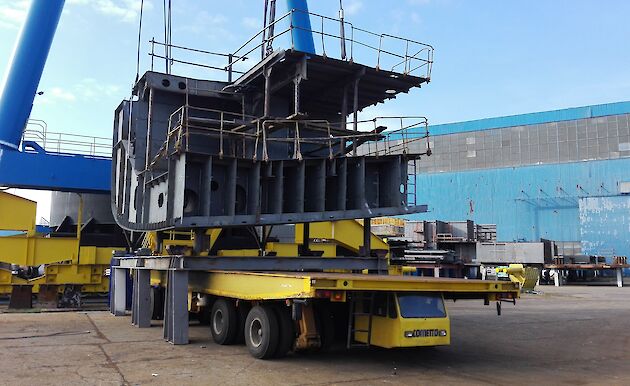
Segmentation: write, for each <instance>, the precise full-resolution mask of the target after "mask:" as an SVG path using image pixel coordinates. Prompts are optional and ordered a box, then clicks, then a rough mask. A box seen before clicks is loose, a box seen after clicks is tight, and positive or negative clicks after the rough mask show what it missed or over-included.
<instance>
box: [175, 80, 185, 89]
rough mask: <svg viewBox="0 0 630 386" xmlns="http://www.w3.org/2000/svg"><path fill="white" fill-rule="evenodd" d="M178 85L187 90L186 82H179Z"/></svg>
mask: <svg viewBox="0 0 630 386" xmlns="http://www.w3.org/2000/svg"><path fill="white" fill-rule="evenodd" d="M177 87H179V89H180V90H186V83H184V82H179V83H177Z"/></svg>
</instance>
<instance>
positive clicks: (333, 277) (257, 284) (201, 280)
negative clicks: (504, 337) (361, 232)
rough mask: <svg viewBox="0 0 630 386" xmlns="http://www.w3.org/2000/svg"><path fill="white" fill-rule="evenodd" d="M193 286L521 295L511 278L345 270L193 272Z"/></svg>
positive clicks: (273, 294) (241, 295) (242, 295)
mask: <svg viewBox="0 0 630 386" xmlns="http://www.w3.org/2000/svg"><path fill="white" fill-rule="evenodd" d="M190 287H191V288H190V289H191V291H193V292H201V293H208V294H212V295H217V296H226V297H231V298H237V299H245V300H277V299H292V298H312V297H315V296H316V294H315V291H316V290H333V291H396V292H399V291H412V292H439V293H449V294H452V296H454V297H457V294H458V293H461V294H470V293H476V294H480V295H483V296H485V297H486V298H487V299H488V300H497V299H502V298H504V297H505V296H506V294H509V295H510V296H511V297H513V298H516V297H518V295H519V286H518V284H517V283H511V282H507V281H487V280H485V281H482V280H464V279H449V278H426V277H418V276H396V275H362V274H343V273H299V272H295V273H293V272H279V273H255V272H224V271H211V272H191V273H190Z"/></svg>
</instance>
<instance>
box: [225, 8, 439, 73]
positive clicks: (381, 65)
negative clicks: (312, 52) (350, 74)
mask: <svg viewBox="0 0 630 386" xmlns="http://www.w3.org/2000/svg"><path fill="white" fill-rule="evenodd" d="M296 13H302V14H304V13H306V14H308V15H309V17H310V18H311V29H306V28H303V27H299V26H295V25H293V22H292V21H293V15H294V14H296ZM313 21H315V22H313ZM287 23H288V26H286V24H287ZM342 26H343V27H342ZM278 28H280V32H276V30H277V29H278ZM334 29H337V30H338V31H339V32H332V31H333V30H334ZM342 29H343V33H342ZM296 30H298V31H303V32H309V33H311V34H313V41H314V43H315V49H316V51H317V53H318V54H320V55H322V56H325V57H333V58H336V59H339V60H345V61H348V62H356V63H360V64H364V65H368V66H373V67H375V68H377V69H383V70H388V71H392V72H398V73H402V74H404V75H417V76H422V77H424V78H427V79H430V78H431V67H432V65H433V47H432V46H431V45H429V44H425V43H421V42H418V41H415V40H411V39H405V38H402V37H398V36H394V35H390V34H378V33H375V32H372V31H368V30H366V29H363V28H358V27H355V26H354V25H353V24H352V23H351V22H348V21H345V20H341V19H336V18H332V17H328V16H324V15H319V14H316V13H312V12H305V11H303V10H298V9H292V10H290V11H289V12H287V13H286V14H284V15H283V16H281V17H279V18H277V19H276V20H275V21H274V22H273V23H271V24H270V25H268V26H267V27H265V28H263V29H261V30H260V31H259V32H258V33H257V34H255V35H254V36H252V37H251V38H250V39H249V40H248V41H246V42H245V43H244V44H242V45H241V46H240V47H239V48H238V49H237V50H236V51H234V53H232V55H233V57H234V58H237V57H247V56H250V55H251V54H252V53H253V52H255V51H257V50H261V47H265V46H268V47H270V46H272V45H273V43H274V42H276V41H280V42H281V43H285V44H286V43H289V44H290V48H292V49H293V48H294V47H295V44H294V43H295V36H294V34H295V33H294V31H296ZM346 32H348V33H346ZM283 38H287V39H285V40H284V41H283ZM286 40H288V42H287V41H286ZM337 47H338V48H339V49H338V50H337ZM261 51H264V50H261ZM236 62H238V60H233V61H232V62H231V63H230V66H233V65H235V64H236ZM420 72H422V73H420Z"/></svg>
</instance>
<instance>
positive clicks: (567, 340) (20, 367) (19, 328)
mask: <svg viewBox="0 0 630 386" xmlns="http://www.w3.org/2000/svg"><path fill="white" fill-rule="evenodd" d="M539 289H540V290H541V291H543V294H538V295H527V294H526V295H524V296H523V298H522V299H521V300H519V302H518V303H517V304H516V306H513V305H511V304H507V305H504V306H503V312H502V315H501V316H497V314H496V309H495V307H494V306H483V304H482V303H481V302H480V301H458V302H457V303H454V304H453V303H452V302H449V303H448V307H449V312H450V315H451V318H452V343H451V346H448V347H439V348H418V349H396V350H384V349H355V350H352V351H346V350H335V351H333V352H331V353H326V354H322V353H317V354H315V353H311V354H294V355H293V354H292V355H290V356H288V357H287V358H283V359H280V360H270V361H261V360H256V359H254V358H252V357H250V355H249V353H248V352H247V349H246V348H245V347H243V346H218V345H216V344H214V343H212V341H211V338H210V332H209V329H208V328H207V327H204V326H198V325H191V328H190V334H191V344H189V345H187V346H173V345H170V344H168V343H166V342H164V340H163V339H162V329H161V328H160V327H159V325H160V323H155V327H152V328H149V329H138V328H135V327H133V326H131V325H130V323H131V318H130V317H129V316H127V317H114V316H111V315H110V314H109V313H107V312H103V311H90V312H55V313H1V314H0V357H1V358H2V360H0V371H1V373H2V378H1V380H0V384H9V385H33V384H38V385H46V384H56V385H58V384H74V385H80V384H88V385H107V384H111V385H119V384H128V385H135V384H164V385H174V384H177V385H184V384H191V385H201V384H206V385H215V384H228V385H251V384H260V385H280V384H286V385H327V384H344V385H345V384H356V385H371V384H405V385H415V384H466V385H470V384H517V385H518V384H523V385H524V384H571V385H576V384H579V385H584V384H598V385H601V384H620V385H622V384H625V385H627V384H630V328H629V327H630V288H615V287H576V286H571V287H560V288H555V287H546V286H545V287H540V288H539Z"/></svg>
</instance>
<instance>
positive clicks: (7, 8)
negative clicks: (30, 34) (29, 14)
mask: <svg viewBox="0 0 630 386" xmlns="http://www.w3.org/2000/svg"><path fill="white" fill-rule="evenodd" d="M29 4H30V1H28V0H20V1H7V2H4V1H2V2H0V28H4V29H17V28H19V27H20V25H22V23H23V22H24V19H25V18H26V11H27V10H28V6H29Z"/></svg>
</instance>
